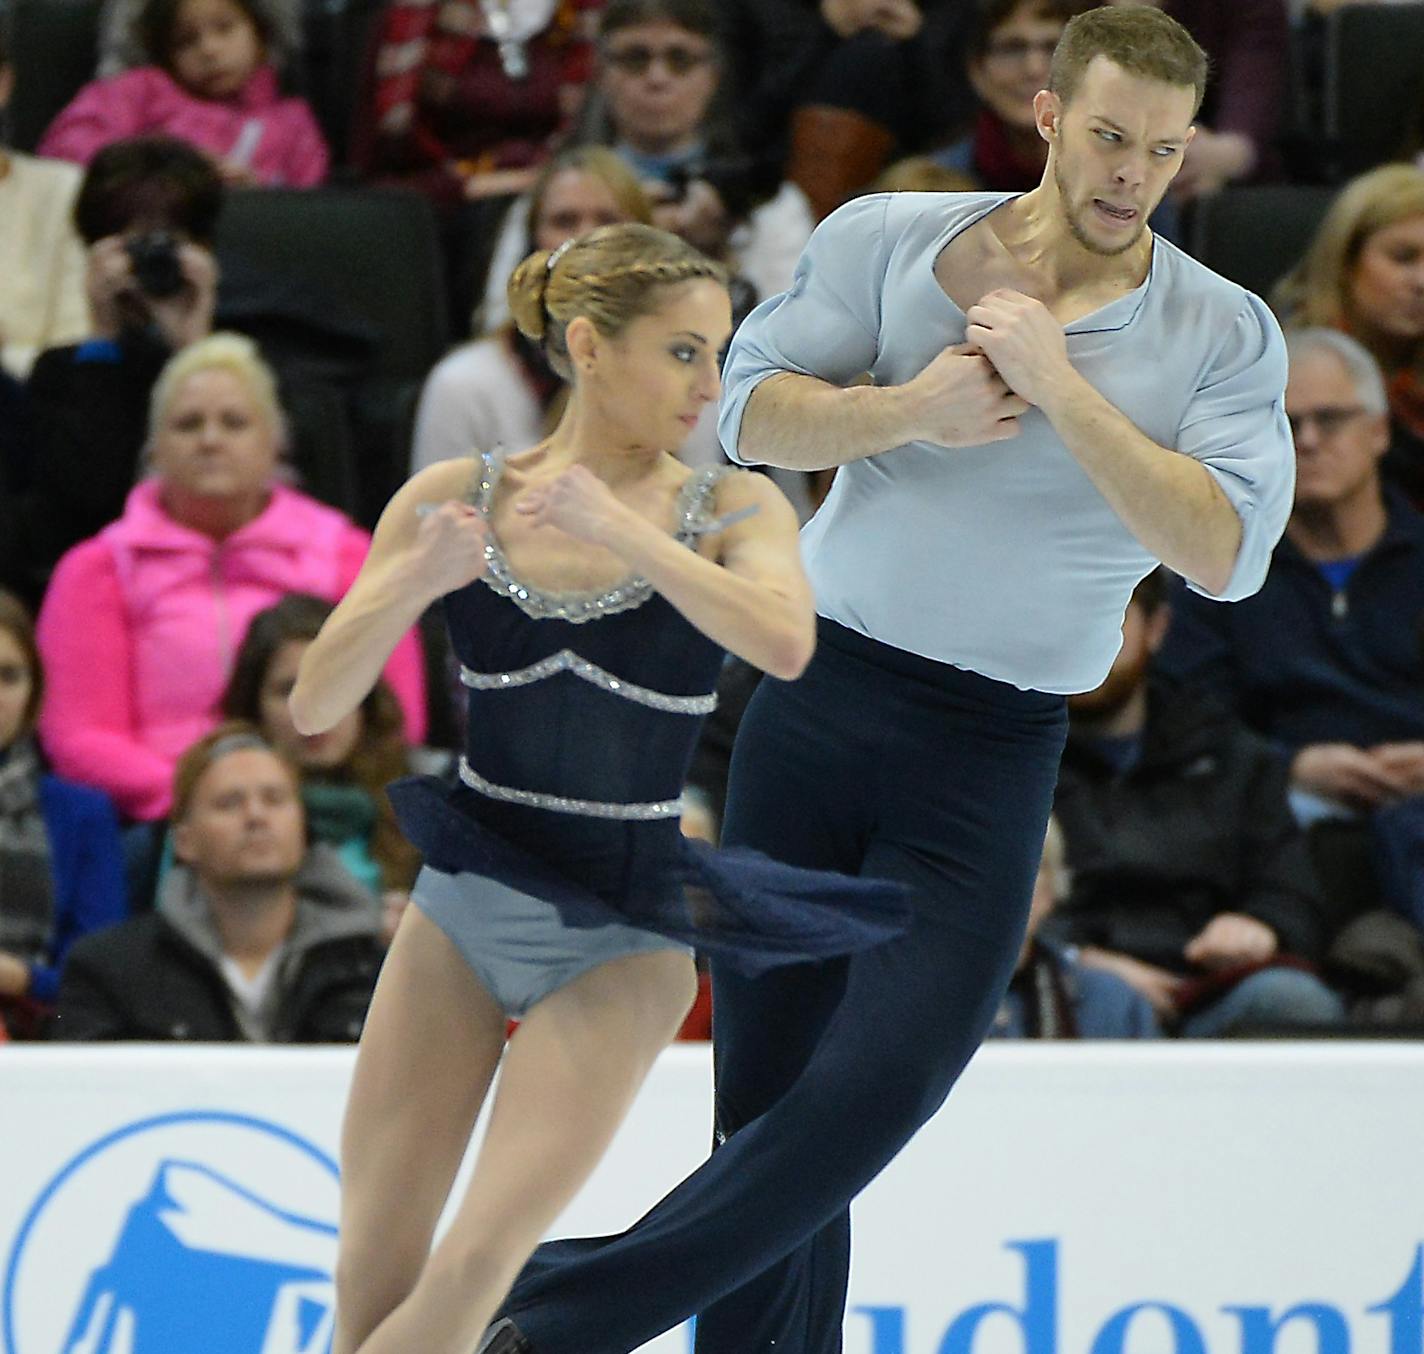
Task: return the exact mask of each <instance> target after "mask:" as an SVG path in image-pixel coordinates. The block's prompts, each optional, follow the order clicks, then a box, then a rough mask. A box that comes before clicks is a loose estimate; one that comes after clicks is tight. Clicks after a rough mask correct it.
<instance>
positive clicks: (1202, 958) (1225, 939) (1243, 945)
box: [1182, 912, 1280, 969]
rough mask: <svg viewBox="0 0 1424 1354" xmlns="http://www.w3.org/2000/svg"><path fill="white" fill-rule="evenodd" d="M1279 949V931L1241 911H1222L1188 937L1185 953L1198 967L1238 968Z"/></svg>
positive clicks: (1187, 958)
mask: <svg viewBox="0 0 1424 1354" xmlns="http://www.w3.org/2000/svg"><path fill="white" fill-rule="evenodd" d="M1279 948H1280V941H1279V940H1278V939H1277V938H1276V933H1275V932H1274V931H1273V930H1271V928H1270V927H1269V926H1267V925H1266V923H1265V922H1263V921H1257V920H1256V918H1255V917H1248V916H1246V915H1245V913H1242V912H1221V913H1218V914H1217V915H1216V916H1215V917H1213V918H1212V919H1211V920H1210V921H1209V922H1207V924H1206V925H1205V926H1204V927H1202V929H1201V930H1200V931H1198V932H1197V934H1196V935H1195V936H1193V937H1192V938H1191V940H1189V941H1188V942H1187V943H1186V945H1185V946H1184V947H1183V949H1182V956H1183V958H1185V959H1186V961H1187V962H1188V963H1189V964H1195V965H1196V966H1197V967H1198V968H1205V969H1222V968H1237V967H1239V966H1240V965H1242V964H1261V963H1264V962H1265V961H1266V960H1267V959H1269V958H1271V956H1272V955H1274V954H1275V953H1276V951H1277V950H1278V949H1279Z"/></svg>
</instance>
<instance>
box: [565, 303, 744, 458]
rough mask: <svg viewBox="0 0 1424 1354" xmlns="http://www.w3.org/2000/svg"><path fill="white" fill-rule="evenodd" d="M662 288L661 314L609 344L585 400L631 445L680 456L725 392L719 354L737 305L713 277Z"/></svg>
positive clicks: (657, 312) (635, 323)
mask: <svg viewBox="0 0 1424 1354" xmlns="http://www.w3.org/2000/svg"><path fill="white" fill-rule="evenodd" d="M662 290H663V293H664V297H663V300H662V304H661V305H660V306H659V307H658V309H657V310H655V311H653V312H652V313H651V314H649V315H643V316H641V317H640V318H638V319H636V320H634V321H633V322H632V323H631V324H630V325H629V326H628V327H627V328H626V329H625V330H624V331H623V333H622V334H620V335H619V336H618V338H616V339H613V340H609V341H607V342H606V346H605V349H604V350H603V351H601V352H600V354H599V358H598V361H597V363H596V365H595V368H594V373H593V375H592V376H591V378H590V389H588V390H587V392H586V394H587V395H588V396H589V397H591V398H593V399H594V400H595V401H597V402H598V403H599V405H600V406H601V408H602V410H603V412H604V413H605V415H606V416H607V417H608V418H609V419H610V421H612V422H614V423H615V424H620V425H622V427H623V428H624V430H625V432H624V437H625V440H626V441H627V443H628V444H629V445H630V446H634V447H648V448H653V449H657V450H664V451H673V450H676V449H677V448H678V447H680V446H681V445H682V444H683V443H684V442H685V441H686V440H687V436H688V434H689V433H690V432H691V431H692V429H693V427H694V426H695V425H696V423H697V419H698V416H699V415H700V414H701V412H702V409H703V406H705V405H706V404H708V403H710V402H711V401H712V400H715V399H716V398H717V395H718V393H719V391H720V390H721V375H720V372H719V370H718V354H719V353H720V352H721V351H722V348H723V346H724V345H725V344H726V342H727V339H728V338H729V337H730V335H731V332H732V304H731V302H730V301H729V300H728V298H727V289H726V288H725V287H723V286H722V285H721V283H719V282H714V281H712V280H710V279H706V278H698V279H696V280H694V281H691V282H680V283H677V284H675V285H672V286H668V287H665V288H663V289H662Z"/></svg>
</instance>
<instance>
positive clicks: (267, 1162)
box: [3, 1111, 338, 1354]
mask: <svg viewBox="0 0 1424 1354" xmlns="http://www.w3.org/2000/svg"><path fill="white" fill-rule="evenodd" d="M337 1197H338V1174H337V1167H336V1163H335V1162H334V1161H332V1160H331V1158H330V1157H329V1156H327V1155H326V1153H324V1152H323V1151H322V1150H321V1149H320V1148H318V1147H316V1146H314V1145H313V1144H312V1143H310V1142H308V1141H306V1140H305V1139H303V1138H301V1137H298V1136H297V1135H296V1134H294V1133H292V1132H291V1131H290V1130H288V1129H285V1128H282V1127H281V1126H280V1125H277V1124H273V1123H270V1122H268V1121H266V1120H262V1119H256V1118H251V1117H249V1116H246V1115H239V1114H227V1113H220V1112H205V1111H193V1112H189V1113H182V1114H168V1115H162V1116H159V1117H157V1118H153V1119H145V1120H142V1121H140V1122H138V1123H134V1124H129V1125H126V1126H125V1127H123V1128H121V1129H118V1130H116V1131H115V1132H113V1133H110V1134H108V1135H107V1136H105V1137H104V1138H102V1139H100V1140H99V1141H98V1142H96V1143H93V1144H91V1145H90V1146H88V1147H86V1148H85V1149H84V1150H83V1151H82V1152H80V1153H79V1154H78V1155H77V1156H75V1157H74V1158H73V1160H71V1161H70V1162H68V1163H67V1164H66V1165H65V1166H64V1167H63V1168H62V1169H61V1170H60V1171H59V1172H58V1174H56V1175H55V1177H54V1178H53V1179H52V1180H51V1181H50V1182H49V1183H48V1184H47V1185H46V1186H45V1187H44V1189H43V1190H42V1191H41V1192H40V1194H39V1197H38V1198H37V1199H36V1200H35V1202H34V1204H33V1205H32V1206H31V1208H30V1210H29V1212H28V1214H27V1215H26V1217H25V1220H24V1222H23V1223H22V1225H21V1227H20V1230H19V1233H18V1235H17V1236H16V1238H15V1244H14V1248H13V1249H12V1251H11V1253H10V1257H9V1260H8V1262H7V1264H6V1267H5V1283H4V1293H3V1331H4V1354H189V1351H196V1350H202V1351H204V1352H205V1354H327V1351H328V1350H329V1349H330V1346H331V1335H332V1324H333V1321H334V1319H335V1312H334V1307H335V1295H334V1290H333V1282H332V1272H333V1268H334V1265H335V1259H336V1211H337Z"/></svg>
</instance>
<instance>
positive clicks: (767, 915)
mask: <svg viewBox="0 0 1424 1354" xmlns="http://www.w3.org/2000/svg"><path fill="white" fill-rule="evenodd" d="M500 469H501V464H500V462H499V461H497V460H496V459H495V458H493V457H491V456H489V455H486V456H485V457H483V458H482V461H481V470H480V474H479V477H478V480H477V483H476V485H475V488H474V490H473V493H472V496H471V501H472V502H473V504H474V506H475V507H476V508H477V509H478V510H479V511H480V512H481V513H482V514H484V516H485V517H486V519H487V520H488V515H489V509H490V502H491V499H492V497H493V494H494V489H495V485H496V483H497V481H498V476H499V472H500ZM722 473H723V472H722V471H721V470H720V469H718V468H716V467H713V468H710V469H708V470H703V471H699V472H695V473H694V474H693V475H692V476H691V477H690V478H689V479H688V481H687V483H686V485H685V486H684V488H683V490H682V494H681V498H680V502H679V514H680V523H679V529H678V532H677V538H678V540H680V541H681V542H682V543H683V544H685V545H688V546H689V547H690V546H691V545H692V544H693V543H694V541H695V539H696V537H697V536H698V535H700V534H702V533H704V532H707V531H711V530H717V529H719V528H720V526H721V525H722V523H720V522H718V521H717V520H715V519H714V518H713V517H712V509H713V502H714V499H715V493H716V483H717V480H718V479H719V478H720V476H721V474H722ZM485 553H486V558H487V569H486V572H485V574H484V575H483V576H482V577H481V578H480V579H478V580H476V581H475V582H474V583H471V584H470V585H468V586H467V587H465V588H462V589H460V590H459V591H457V592H453V593H450V594H449V595H448V596H447V597H446V598H445V600H444V605H445V614H446V622H447V625H448V627H449V632H450V638H451V643H452V645H453V648H454V652H455V654H456V656H457V657H458V659H459V662H460V665H461V668H460V676H461V681H462V682H463V683H464V685H465V686H466V687H467V688H468V690H469V721H468V728H469V734H468V739H467V746H466V750H465V754H464V756H463V757H462V758H461V760H460V767H459V776H460V779H459V782H458V783H450V782H446V781H442V780H439V779H436V778H434V777H411V778H407V779H405V780H401V781H397V782H396V783H395V784H394V785H393V786H392V787H391V790H390V794H391V799H392V802H393V804H394V805H395V809H396V813H397V815H398V816H399V819H400V823H401V827H402V828H403V830H404V831H405V832H406V834H407V835H408V836H409V837H410V839H411V841H412V842H414V843H415V845H416V846H417V847H419V848H420V850H421V851H422V852H423V853H424V855H425V860H426V864H427V865H428V866H430V867H431V868H433V869H435V870H438V871H441V872H443V873H445V874H459V873H462V872H469V873H473V874H477V875H482V876H486V877H488V878H490V879H494V880H497V881H499V882H500V883H502V884H504V885H507V886H509V887H510V888H512V889H515V890H518V891H520V892H522V893H526V894H529V895H531V896H532V897H534V898H538V899H542V900H544V901H546V902H549V903H552V904H553V905H554V906H555V907H556V908H557V909H558V912H559V915H560V917H561V919H562V922H563V924H564V925H565V926H568V927H573V928H586V927H605V926H608V925H609V924H610V923H612V922H621V923H624V924H632V925H633V926H635V927H638V928H641V929H644V930H647V931H651V932H654V933H656V934H658V935H661V936H664V937H667V938H669V939H672V940H676V941H679V942H682V943H684V944H686V945H689V946H692V947H694V948H696V949H699V950H702V951H704V952H707V953H709V954H717V955H720V956H722V957H725V958H728V959H730V960H731V961H732V962H734V963H735V964H737V965H738V966H739V967H740V968H741V969H742V970H743V971H745V972H747V973H753V974H754V973H758V972H761V971H763V970H765V969H767V968H770V967H773V966H775V965H779V964H786V963H795V962H801V961H806V960H814V959H822V958H826V957H829V956H832V955H837V954H845V953H848V952H850V951H853V950H859V949H864V948H867V947H869V946H872V945H876V944H879V943H880V942H881V941H883V940H886V939H888V938H889V937H890V936H892V935H895V934H897V933H898V932H899V931H901V930H903V929H904V926H905V923H906V921H907V918H908V905H907V899H906V896H905V893H904V890H903V889H902V887H901V886H899V885H896V884H890V883H886V882H884V881H880V880H871V879H856V878H850V877H847V876H843V875H837V874H830V873H826V872H822V871H815V870H804V869H799V868H795V867H792V866H788V865H783V864H781V863H779V862H777V861H773V860H771V859H770V858H769V857H767V856H764V855H761V854H760V853H758V852H754V851H749V850H746V849H740V848H739V849H734V850H718V849H716V848H714V847H710V846H708V845H707V844H706V843H704V842H700V841H694V840H690V839H688V838H686V837H684V836H683V835H682V832H681V830H680V827H679V821H678V820H679V817H680V814H681V803H680V797H681V793H682V788H683V783H684V779H685V777H686V774H687V768H688V763H689V761H690V760H691V756H692V750H693V747H694V745H695V743H696V741H697V736H698V733H699V731H700V729H701V726H702V721H703V719H704V718H705V717H706V715H707V714H708V713H709V712H710V711H711V710H712V709H713V707H714V705H715V703H716V701H715V696H714V695H713V694H712V692H713V689H714V687H715V685H716V680H717V675H718V672H719V670H720V668H721V665H722V661H723V657H724V654H723V651H722V649H721V648H720V647H719V646H718V645H717V644H715V643H714V642H713V641H712V640H710V639H708V638H707V637H706V636H705V635H703V634H702V632H701V631H699V630H698V629H697V628H696V627H695V626H693V625H692V624H691V623H690V622H689V621H687V620H686V619H685V618H684V617H683V616H682V615H681V614H680V613H679V612H678V611H677V610H676V609H675V608H673V607H672V606H671V605H670V604H669V603H668V602H667V601H666V600H665V599H664V598H663V597H662V596H661V595H660V594H658V593H656V592H655V591H654V590H653V588H652V587H651V585H650V584H648V583H647V582H646V581H644V580H642V579H637V578H632V579H629V580H627V581H625V582H624V583H622V584H620V585H618V586H617V587H614V588H613V589H611V590H609V591H607V592H601V593H587V594H585V593H575V594H570V593H560V594H549V593H541V592H538V591H536V590H535V589H533V588H531V587H529V586H527V585H526V584H524V583H522V582H521V581H520V580H519V579H518V578H517V577H515V576H514V574H513V573H512V572H511V571H510V569H509V566H508V563H507V562H506V560H505V558H504V555H503V552H502V550H501V549H500V547H499V545H498V543H497V542H496V541H495V540H494V538H493V536H491V537H490V540H489V544H488V545H487V546H486V551H485ZM786 810H787V812H788V813H794V812H796V806H795V805H794V804H789V805H787V806H786ZM479 905H480V899H479V897H478V894H477V892H474V891H472V893H471V896H470V898H469V907H470V908H471V909H478V907H479Z"/></svg>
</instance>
